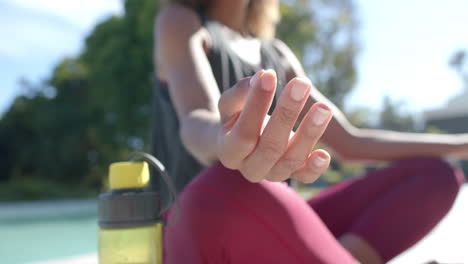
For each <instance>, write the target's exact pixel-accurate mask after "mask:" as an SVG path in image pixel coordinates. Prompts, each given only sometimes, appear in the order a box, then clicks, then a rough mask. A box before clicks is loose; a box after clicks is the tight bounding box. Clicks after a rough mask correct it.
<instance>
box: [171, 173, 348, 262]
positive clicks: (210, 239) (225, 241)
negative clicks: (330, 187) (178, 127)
mask: <svg viewBox="0 0 468 264" xmlns="http://www.w3.org/2000/svg"><path fill="white" fill-rule="evenodd" d="M180 204H181V212H180V217H179V219H178V221H176V222H175V218H176V215H177V214H176V213H175V212H174V210H173V211H172V212H171V213H170V216H169V221H168V222H169V225H170V226H169V227H167V228H166V229H165V241H164V243H165V244H164V247H165V261H166V262H165V263H231V264H236V263H259V264H262V263H354V260H353V258H352V257H351V255H350V254H349V253H348V252H347V251H346V250H345V249H344V248H343V247H341V245H340V244H339V243H338V242H337V241H336V239H335V238H334V237H333V236H332V234H331V233H330V232H329V231H328V229H327V228H326V227H325V225H324V224H323V222H322V221H321V220H320V218H319V217H318V216H317V215H316V214H315V212H314V211H313V210H312V209H311V208H310V206H309V205H308V204H307V203H306V202H305V201H304V200H303V199H302V198H301V197H300V196H299V195H297V194H296V193H295V191H294V190H292V189H290V188H289V187H288V186H286V185H285V184H282V183H272V182H268V181H262V182H260V183H257V184H254V183H250V182H248V181H247V180H245V179H244V178H243V177H242V175H240V173H239V172H238V171H232V170H228V169H226V168H224V167H223V166H221V165H220V164H218V165H216V166H214V167H212V168H210V169H208V170H206V171H204V172H203V173H202V174H201V175H199V176H197V178H196V179H195V180H194V182H192V183H191V184H190V185H189V186H187V188H186V189H185V190H184V192H183V193H182V195H181V197H180Z"/></svg>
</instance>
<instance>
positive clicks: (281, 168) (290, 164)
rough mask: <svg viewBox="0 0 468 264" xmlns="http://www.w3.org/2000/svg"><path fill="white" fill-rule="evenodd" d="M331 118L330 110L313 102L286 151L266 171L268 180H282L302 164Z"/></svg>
mask: <svg viewBox="0 0 468 264" xmlns="http://www.w3.org/2000/svg"><path fill="white" fill-rule="evenodd" d="M331 118H332V114H331V110H330V109H329V108H328V107H327V106H326V105H325V104H322V103H316V104H314V105H313V106H312V107H311V108H310V110H309V111H308V112H307V114H306V115H305V116H304V119H303V120H302V122H301V124H300V126H299V128H298V129H297V131H296V133H295V135H294V136H293V138H292V139H291V140H290V142H289V146H288V149H287V150H286V153H285V154H284V155H283V156H282V157H281V158H280V160H279V161H278V162H277V163H276V164H275V166H273V168H272V169H271V170H270V172H269V173H268V177H267V179H268V180H270V181H284V180H286V179H287V178H289V176H290V175H291V174H292V173H293V172H294V171H296V170H298V169H300V168H301V167H302V166H304V163H305V162H306V160H307V158H308V157H309V155H310V151H311V150H312V149H313V148H314V146H315V144H317V141H318V140H319V139H320V137H321V136H322V134H323V133H324V132H325V129H326V128H327V125H328V123H329V122H330V120H331Z"/></svg>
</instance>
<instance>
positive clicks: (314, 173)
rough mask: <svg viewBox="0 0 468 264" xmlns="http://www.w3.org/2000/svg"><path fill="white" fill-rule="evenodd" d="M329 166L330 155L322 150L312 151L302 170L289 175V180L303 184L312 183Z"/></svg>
mask: <svg viewBox="0 0 468 264" xmlns="http://www.w3.org/2000/svg"><path fill="white" fill-rule="evenodd" d="M329 165H330V154H328V152H327V151H325V150H323V149H317V150H315V151H313V152H312V153H311V154H310V156H309V158H308V159H307V162H306V164H305V166H304V167H303V168H301V169H300V170H298V171H296V172H295V173H293V174H292V175H291V178H293V179H296V180H298V181H301V182H303V183H313V182H314V181H316V180H317V179H318V178H319V177H320V175H321V174H322V173H323V172H325V171H326V170H327V168H328V166H329Z"/></svg>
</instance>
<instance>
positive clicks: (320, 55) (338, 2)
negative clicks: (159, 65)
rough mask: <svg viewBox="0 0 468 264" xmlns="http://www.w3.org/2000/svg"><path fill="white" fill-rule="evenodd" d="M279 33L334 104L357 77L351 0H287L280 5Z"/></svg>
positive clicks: (355, 22)
mask: <svg viewBox="0 0 468 264" xmlns="http://www.w3.org/2000/svg"><path fill="white" fill-rule="evenodd" d="M281 12H282V21H281V24H280V25H279V27H278V37H279V38H280V39H282V40H284V41H285V42H286V44H288V46H290V47H291V49H292V50H293V52H295V54H296V56H298V58H299V59H300V60H301V61H302V62H303V64H304V68H305V70H306V72H307V74H308V76H309V77H310V78H311V79H312V81H313V83H314V84H315V86H316V87H317V88H318V89H319V90H321V92H323V93H324V94H325V96H327V97H328V98H329V99H330V100H332V101H333V102H334V103H335V104H336V105H337V106H339V107H340V108H342V107H343V106H344V103H345V97H346V95H347V94H348V93H349V92H350V91H351V89H352V88H353V86H354V83H355V81H356V67H355V57H356V54H357V52H358V51H359V45H358V41H357V38H356V36H357V32H356V31H357V27H358V21H357V18H356V11H355V6H354V2H353V1H352V0H317V1H305V0H289V1H286V2H285V3H283V5H282V6H281Z"/></svg>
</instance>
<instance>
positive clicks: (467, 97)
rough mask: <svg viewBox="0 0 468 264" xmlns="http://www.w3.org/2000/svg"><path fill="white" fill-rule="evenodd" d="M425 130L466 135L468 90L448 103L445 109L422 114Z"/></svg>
mask: <svg viewBox="0 0 468 264" xmlns="http://www.w3.org/2000/svg"><path fill="white" fill-rule="evenodd" d="M424 119H425V127H426V129H431V128H436V129H440V130H441V131H442V132H446V133H468V90H465V91H464V92H463V93H462V94H460V95H457V96H456V97H454V98H452V99H451V100H449V101H448V103H447V104H446V106H445V107H443V108H441V109H435V110H430V111H426V112H425V113H424Z"/></svg>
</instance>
